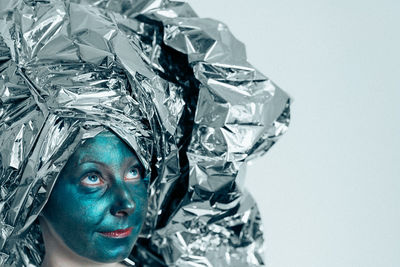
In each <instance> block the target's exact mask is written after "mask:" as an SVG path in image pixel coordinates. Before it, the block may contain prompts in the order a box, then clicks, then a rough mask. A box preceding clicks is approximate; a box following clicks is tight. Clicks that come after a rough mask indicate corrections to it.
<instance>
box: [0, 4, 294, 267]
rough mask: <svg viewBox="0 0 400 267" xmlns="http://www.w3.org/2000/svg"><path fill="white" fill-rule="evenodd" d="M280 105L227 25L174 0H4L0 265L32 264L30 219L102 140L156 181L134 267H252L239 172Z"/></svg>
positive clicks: (284, 105) (269, 139) (254, 256)
mask: <svg viewBox="0 0 400 267" xmlns="http://www.w3.org/2000/svg"><path fill="white" fill-rule="evenodd" d="M289 105H290V98H289V97H288V95H287V94H286V93H285V92H284V91H282V90H281V89H280V88H279V87H277V86H276V85H275V84H274V83H272V82H271V81H270V80H269V79H268V78H267V77H265V76H264V75H262V74H261V73H260V72H258V71H257V70H256V69H255V68H254V67H253V66H252V65H250V64H249V63H248V62H247V61H246V56H245V48H244V45H243V44H242V43H241V42H239V41H238V40H236V39H235V38H234V37H233V36H232V34H231V33H230V32H229V30H228V28H227V27H226V26H225V25H224V24H222V23H221V22H218V21H215V20H211V19H202V18H198V17H197V15H196V14H195V12H194V11H193V10H192V9H191V8H190V6H189V5H188V4H187V3H184V2H173V1H168V0H148V1H143V0H71V1H61V0H14V1H9V0H0V161H1V164H0V230H1V231H0V265H5V266H40V264H41V261H42V259H43V255H44V246H43V240H42V237H41V232H40V227H39V225H38V223H37V220H36V218H37V216H38V214H39V213H40V211H41V209H42V208H43V206H44V205H45V203H46V201H47V198H48V197H49V195H50V192H51V188H52V186H53V185H54V183H55V181H56V179H57V175H58V173H59V172H60V170H61V169H62V167H63V166H64V164H65V163H66V160H67V159H68V157H69V156H70V155H71V154H72V153H73V151H74V149H76V147H77V146H78V145H79V144H80V143H82V142H84V141H85V140H86V139H87V138H91V137H93V136H95V135H96V134H97V133H99V132H100V131H102V130H103V129H105V128H107V129H110V130H112V131H113V132H114V133H116V134H117V135H118V136H120V137H121V138H122V139H124V140H125V141H126V142H127V143H128V144H129V145H130V146H131V147H132V148H133V149H135V151H136V152H137V154H138V156H139V158H140V160H141V161H142V163H143V164H144V165H145V166H146V168H147V169H149V170H151V183H150V188H149V197H150V206H149V211H148V214H147V220H146V223H145V226H144V227H143V231H142V233H141V238H140V239H139V241H138V242H137V244H136V245H135V247H134V249H133V251H132V253H131V255H130V257H129V258H127V259H125V261H124V264H125V265H128V266H193V267H194V266H259V265H264V261H263V250H262V248H263V234H262V224H261V219H260V214H259V211H258V209H257V205H256V203H255V202H254V200H253V199H252V198H251V196H250V195H249V193H248V192H247V191H246V190H245V189H244V188H243V186H242V180H243V177H244V175H245V166H246V162H248V161H249V160H250V159H252V158H255V157H259V156H261V155H263V154H264V153H265V152H266V151H268V150H269V148H270V147H271V146H272V145H273V144H274V143H275V142H276V141H277V139H278V138H279V137H280V136H281V135H282V134H283V133H285V131H286V130H287V127H288V124H289V118H290V114H289Z"/></svg>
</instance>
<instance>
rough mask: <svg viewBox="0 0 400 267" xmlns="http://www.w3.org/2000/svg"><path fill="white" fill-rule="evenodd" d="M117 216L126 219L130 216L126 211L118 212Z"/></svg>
mask: <svg viewBox="0 0 400 267" xmlns="http://www.w3.org/2000/svg"><path fill="white" fill-rule="evenodd" d="M115 216H118V217H125V216H128V213H127V212H126V211H123V210H122V211H118V212H117V213H116V214H115Z"/></svg>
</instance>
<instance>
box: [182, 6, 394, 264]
mask: <svg viewBox="0 0 400 267" xmlns="http://www.w3.org/2000/svg"><path fill="white" fill-rule="evenodd" d="M189 3H190V4H191V6H192V7H193V8H194V10H195V11H196V12H197V13H198V15H199V16H201V17H212V18H217V19H219V20H221V21H223V22H225V23H226V24H227V25H228V26H229V28H230V29H231V31H232V32H233V33H234V34H235V36H236V37H237V38H238V39H239V40H242V41H244V42H245V43H246V46H247V52H248V58H249V62H251V63H252V64H253V65H254V66H255V67H257V68H258V69H259V70H260V71H261V72H262V73H264V74H266V75H267V76H268V77H269V78H271V79H272V80H273V81H274V82H275V83H277V84H278V85H279V86H280V87H282V88H283V89H284V90H285V91H287V92H288V93H289V94H290V95H291V96H293V98H294V100H295V101H294V104H293V106H292V123H291V126H290V128H289V132H288V133H287V134H286V135H285V136H283V138H282V139H281V140H280V141H279V142H278V143H277V144H276V145H275V146H274V147H273V148H272V149H271V150H270V151H269V152H268V153H267V155H266V156H265V157H264V158H262V159H259V160H257V161H255V162H254V164H253V165H252V166H250V167H249V169H248V174H247V180H246V184H247V187H248V188H249V190H250V191H251V192H252V193H253V196H254V197H255V199H256V200H257V202H258V204H259V207H260V210H261V213H262V217H263V220H264V228H265V238H266V259H267V265H268V266H270V267H347V266H348V267H399V266H400V162H399V160H400V141H399V139H400V124H399V123H400V120H399V119H400V52H399V51H400V29H399V28H400V1H398V0H396V1H395V0H393V1H391V0H381V1H373V0H363V1H361V0H303V1H293V0H292V1H289V0H276V1H272V0H247V1H237V0H190V1H189Z"/></svg>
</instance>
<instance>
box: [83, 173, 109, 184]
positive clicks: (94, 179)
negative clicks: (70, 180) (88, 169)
mask: <svg viewBox="0 0 400 267" xmlns="http://www.w3.org/2000/svg"><path fill="white" fill-rule="evenodd" d="M81 184H83V185H85V186H98V185H102V184H104V182H103V180H102V179H101V177H100V175H98V174H96V173H90V174H88V175H86V176H85V177H83V178H82V180H81Z"/></svg>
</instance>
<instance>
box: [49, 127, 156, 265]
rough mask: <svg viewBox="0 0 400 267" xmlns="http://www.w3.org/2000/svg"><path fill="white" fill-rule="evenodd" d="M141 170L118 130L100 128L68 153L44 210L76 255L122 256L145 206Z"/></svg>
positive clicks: (114, 259) (103, 259) (111, 258)
mask: <svg viewBox="0 0 400 267" xmlns="http://www.w3.org/2000/svg"><path fill="white" fill-rule="evenodd" d="M143 176H144V170H143V166H142V164H140V162H139V160H138V158H137V157H136V155H135V153H134V152H133V151H132V150H130V148H129V147H128V146H127V145H126V144H125V143H124V142H123V141H122V140H121V139H119V138H118V137H117V136H115V135H113V134H110V133H101V134H99V135H97V136H96V137H94V138H92V139H89V140H87V141H86V142H85V143H84V144H83V145H82V146H81V147H79V148H78V149H77V151H76V152H75V153H74V154H73V155H72V156H71V157H70V159H69V160H68V162H67V164H66V165H65V167H64V169H63V170H62V171H61V173H60V175H59V177H58V180H57V182H56V184H55V186H54V188H53V190H52V193H51V195H50V198H49V200H48V202H47V204H46V206H45V207H44V209H43V211H42V214H43V216H44V217H45V218H46V219H47V220H48V222H49V223H50V224H51V226H52V227H53V228H54V230H55V231H56V233H57V234H58V235H59V236H60V237H61V239H62V240H63V241H64V242H65V244H66V245H67V246H68V247H69V248H70V249H71V250H73V251H74V252H75V253H77V254H78V255H80V256H82V257H85V258H88V259H91V260H93V261H96V262H103V263H110V262H117V261H122V260H123V259H124V258H126V257H128V256H129V254H130V252H131V250H132V248H133V246H134V244H135V242H136V239H137V237H138V235H139V232H140V229H141V227H142V224H143V222H144V219H145V215H146V211H147V202H148V197H147V185H148V181H147V179H146V178H144V177H143ZM124 229H125V230H124Z"/></svg>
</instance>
